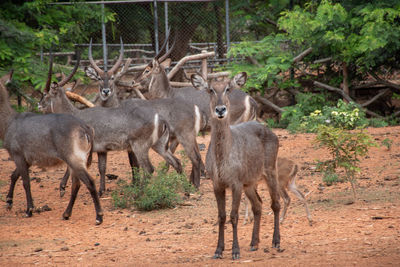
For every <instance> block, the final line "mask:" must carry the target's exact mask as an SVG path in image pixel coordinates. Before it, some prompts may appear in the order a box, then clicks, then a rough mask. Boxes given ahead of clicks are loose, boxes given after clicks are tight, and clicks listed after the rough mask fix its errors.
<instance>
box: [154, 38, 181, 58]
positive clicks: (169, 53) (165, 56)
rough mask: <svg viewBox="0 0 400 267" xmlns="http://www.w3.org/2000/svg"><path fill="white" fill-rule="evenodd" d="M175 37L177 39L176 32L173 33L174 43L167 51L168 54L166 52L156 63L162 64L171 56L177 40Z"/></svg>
mask: <svg viewBox="0 0 400 267" xmlns="http://www.w3.org/2000/svg"><path fill="white" fill-rule="evenodd" d="M177 37H178V33H177V31H175V33H174V42H173V43H172V46H171V48H170V49H169V50H168V52H166V53H165V54H164V55H163V56H162V57H160V58H159V59H158V62H163V61H164V60H166V59H167V58H168V57H169V55H171V52H172V50H174V48H175V44H176V40H177V39H178V38H177ZM168 38H169V36H168Z"/></svg>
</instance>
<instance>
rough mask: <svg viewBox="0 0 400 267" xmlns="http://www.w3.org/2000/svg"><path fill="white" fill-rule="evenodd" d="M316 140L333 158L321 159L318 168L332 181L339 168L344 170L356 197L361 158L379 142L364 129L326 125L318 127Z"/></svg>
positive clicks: (345, 177)
mask: <svg viewBox="0 0 400 267" xmlns="http://www.w3.org/2000/svg"><path fill="white" fill-rule="evenodd" d="M316 141H317V142H318V143H319V145H320V146H321V147H325V148H327V149H328V151H329V153H330V155H331V159H329V160H326V161H319V163H318V165H317V169H318V170H320V171H322V172H323V173H324V179H325V180H326V181H329V182H331V181H332V177H335V174H338V171H339V170H344V173H345V176H344V179H345V180H346V181H348V182H350V183H351V186H352V189H353V194H354V198H356V191H355V183H356V174H357V173H359V172H360V167H359V163H360V158H361V157H364V156H366V155H367V154H368V150H369V148H370V147H372V146H377V144H376V143H375V142H374V141H373V139H372V137H371V136H370V135H368V134H367V133H366V132H365V131H364V130H360V129H359V130H355V131H347V130H345V129H343V128H335V127H333V126H326V125H320V126H319V127H318V130H317V137H316Z"/></svg>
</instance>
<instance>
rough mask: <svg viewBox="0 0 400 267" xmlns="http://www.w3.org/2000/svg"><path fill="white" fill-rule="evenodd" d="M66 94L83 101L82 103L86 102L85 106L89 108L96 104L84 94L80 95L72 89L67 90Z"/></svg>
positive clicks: (72, 98)
mask: <svg viewBox="0 0 400 267" xmlns="http://www.w3.org/2000/svg"><path fill="white" fill-rule="evenodd" d="M65 94H66V95H67V97H68V98H69V99H71V100H74V101H77V102H79V103H82V104H84V105H85V106H87V107H89V108H92V107H94V104H93V103H92V102H90V101H89V100H87V99H86V98H84V97H83V96H80V95H78V94H75V93H72V92H70V91H65Z"/></svg>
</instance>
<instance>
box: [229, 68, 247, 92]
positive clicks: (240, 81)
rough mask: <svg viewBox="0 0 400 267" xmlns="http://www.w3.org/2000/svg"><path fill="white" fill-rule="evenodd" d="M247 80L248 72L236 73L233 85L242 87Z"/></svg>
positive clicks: (232, 81)
mask: <svg viewBox="0 0 400 267" xmlns="http://www.w3.org/2000/svg"><path fill="white" fill-rule="evenodd" d="M246 81H247V73H246V72H239V73H238V74H236V75H235V76H234V77H233V78H232V80H231V86H232V87H234V88H235V87H236V88H237V87H239V88H240V87H242V86H243V85H244V84H245V83H246Z"/></svg>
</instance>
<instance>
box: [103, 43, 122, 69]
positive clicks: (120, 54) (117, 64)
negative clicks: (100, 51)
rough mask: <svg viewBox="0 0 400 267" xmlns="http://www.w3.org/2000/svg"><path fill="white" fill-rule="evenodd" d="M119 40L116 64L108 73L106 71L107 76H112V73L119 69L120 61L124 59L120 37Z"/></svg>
mask: <svg viewBox="0 0 400 267" xmlns="http://www.w3.org/2000/svg"><path fill="white" fill-rule="evenodd" d="M120 40H121V50H120V51H119V58H118V60H117V62H116V63H115V64H114V66H113V67H112V68H111V69H110V70H109V71H107V74H108V75H109V76H111V75H113V74H114V72H115V71H116V70H117V69H118V68H119V66H120V65H121V64H122V60H123V59H124V44H123V42H122V37H120Z"/></svg>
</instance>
